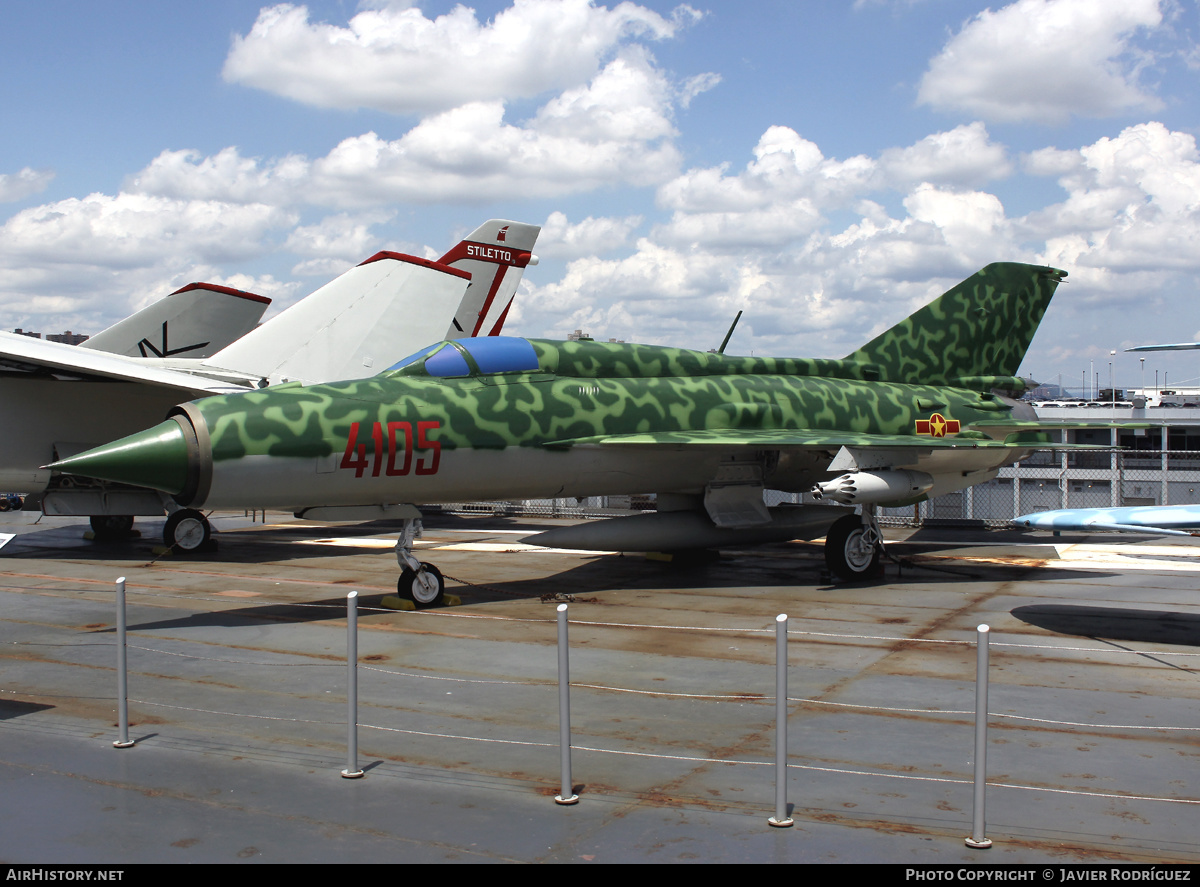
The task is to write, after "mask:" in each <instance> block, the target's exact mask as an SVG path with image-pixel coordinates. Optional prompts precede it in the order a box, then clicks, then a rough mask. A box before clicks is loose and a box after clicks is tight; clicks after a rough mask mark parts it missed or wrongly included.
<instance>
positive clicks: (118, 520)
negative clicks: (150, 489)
mask: <svg viewBox="0 0 1200 887" xmlns="http://www.w3.org/2000/svg"><path fill="white" fill-rule="evenodd" d="M89 523H91V525H92V533H93V534H94V535H95V537H96V538H97V539H98V540H100V541H102V542H107V541H109V540H112V539H128V538H129V535H130V533H132V532H133V517H132V516H131V515H128V514H93V515H92V516H91V518H89Z"/></svg>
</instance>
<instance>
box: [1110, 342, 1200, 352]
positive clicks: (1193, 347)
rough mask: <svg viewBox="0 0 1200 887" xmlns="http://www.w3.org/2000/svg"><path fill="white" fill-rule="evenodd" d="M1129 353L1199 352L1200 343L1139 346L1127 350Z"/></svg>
mask: <svg viewBox="0 0 1200 887" xmlns="http://www.w3.org/2000/svg"><path fill="white" fill-rule="evenodd" d="M1125 350H1126V351H1127V352H1128V351H1197V350H1200V342H1181V343H1180V344H1178V345H1138V346H1137V347H1136V348H1126V349H1125Z"/></svg>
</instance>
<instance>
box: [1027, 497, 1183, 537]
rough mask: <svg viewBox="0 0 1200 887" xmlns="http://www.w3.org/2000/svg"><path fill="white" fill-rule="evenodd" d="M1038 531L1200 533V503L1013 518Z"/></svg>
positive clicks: (1061, 510)
mask: <svg viewBox="0 0 1200 887" xmlns="http://www.w3.org/2000/svg"><path fill="white" fill-rule="evenodd" d="M1013 523H1014V524H1016V525H1017V526H1020V527H1029V528H1031V529H1035V530H1081V531H1086V530H1110V531H1113V532H1118V533H1162V534H1164V535H1168V536H1196V535H1200V505H1146V506H1130V507H1125V508H1059V509H1056V510H1054V511H1039V512H1034V513H1033V514H1023V515H1021V516H1020V517H1018V518H1015V519H1014V520H1013Z"/></svg>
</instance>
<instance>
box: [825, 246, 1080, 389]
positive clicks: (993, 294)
mask: <svg viewBox="0 0 1200 887" xmlns="http://www.w3.org/2000/svg"><path fill="white" fill-rule="evenodd" d="M1066 276H1067V272H1065V271H1059V270H1058V269H1057V268H1050V267H1047V266H1045V265H1024V264H1020V263H1018V262H995V263H993V264H991V265H988V266H987V267H986V268H983V269H982V270H981V271H978V272H976V273H975V274H973V275H971V276H970V277H968V278H967V279H966V280H964V281H963V282H962V283H960V284H958V285H957V286H955V287H953V288H951V289H950V290H947V291H946V292H945V293H943V294H942V295H941V296H939V297H938V298H937V299H935V300H934V301H932V302H930V303H929V304H928V305H926V306H925V307H924V308H921V309H920V310H919V311H916V312H915V313H913V314H912V315H910V316H909V317H907V318H905V319H904V320H902V321H901V322H900V323H898V324H896V325H895V326H894V327H892V328H891V329H890V330H888V331H887V332H885V333H882V334H881V335H879V336H877V337H875V338H874V339H872V340H871V341H870V342H868V343H867V344H866V345H864V346H863V347H862V348H860V349H858V350H857V351H855V352H854V353H852V354H850V355H847V357H846V360H848V361H853V362H855V363H859V364H867V365H870V369H869V370H868V371H867V372H866V373H865V375H867V376H868V377H871V376H878V378H879V380H880V381H886V382H907V383H914V384H926V385H962V384H967V380H981V379H988V378H997V379H1005V378H1012V377H1015V376H1016V374H1017V371H1018V370H1019V369H1020V367H1021V361H1022V360H1023V359H1024V358H1025V352H1026V350H1028V348H1029V343H1030V342H1031V341H1033V334H1034V333H1035V332H1037V328H1038V324H1039V323H1041V320H1042V315H1043V314H1045V313H1046V307H1047V306H1048V305H1049V304H1050V298H1051V297H1052V296H1053V295H1054V290H1055V288H1056V287H1057V286H1058V284H1059V283H1061V282H1062V280H1063V278H1065V277H1066Z"/></svg>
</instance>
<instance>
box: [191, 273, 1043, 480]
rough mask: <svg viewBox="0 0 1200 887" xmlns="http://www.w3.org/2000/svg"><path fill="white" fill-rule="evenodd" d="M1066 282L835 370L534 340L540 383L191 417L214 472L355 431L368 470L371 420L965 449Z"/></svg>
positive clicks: (999, 403)
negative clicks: (946, 426) (822, 436)
mask: <svg viewBox="0 0 1200 887" xmlns="http://www.w3.org/2000/svg"><path fill="white" fill-rule="evenodd" d="M1064 275H1065V272H1062V271H1056V270H1055V269H1052V268H1046V267H1041V266H1032V265H1020V264H1014V263H1001V264H994V265H989V266H987V268H985V269H983V270H982V271H980V272H979V273H978V274H976V275H974V276H973V277H971V278H969V279H968V280H967V281H964V282H963V283H962V284H959V285H958V286H956V287H954V288H953V289H952V290H950V291H949V292H947V293H946V294H945V295H943V296H941V297H940V298H939V299H937V300H936V301H934V302H933V303H931V304H930V305H928V306H926V307H925V308H922V309H921V310H920V311H918V312H916V313H915V314H914V315H912V316H911V317H909V318H908V319H906V320H905V321H903V322H902V323H900V324H899V325H897V326H896V327H893V328H892V330H890V331H888V332H887V333H884V334H883V335H881V336H879V337H877V338H876V339H875V340H873V341H872V342H871V343H869V344H868V345H866V346H865V347H863V348H861V349H859V350H858V351H855V352H854V353H853V354H851V355H849V357H847V358H846V359H844V360H823V359H801V358H760V357H733V356H726V355H721V354H715V353H708V352H700V351H688V350H684V349H678V348H665V347H658V346H650V345H625V344H614V343H600V342H589V341H578V342H560V341H550V340H530V342H531V343H532V345H533V348H534V350H535V352H536V354H537V357H538V363H539V367H540V371H538V372H519V373H505V374H497V375H492V376H482V375H476V376H469V377H462V378H432V377H430V376H428V375H423V374H422V371H421V362H419V363H418V364H414V365H411V366H408V367H406V368H404V369H401V370H398V371H395V372H391V373H385V374H381V375H379V376H376V377H374V378H370V379H363V380H359V381H353V382H342V383H336V384H329V385H315V386H309V387H303V386H294V387H293V386H285V387H281V388H276V389H270V390H263V391H257V392H250V393H243V394H234V395H227V396H222V397H212V398H207V399H204V400H201V401H198V406H199V409H200V411H201V413H202V414H203V416H204V418H205V421H206V424H207V426H208V429H209V434H210V435H211V439H212V456H213V461H214V463H218V464H219V463H220V462H222V461H225V460H230V459H238V458H241V457H244V456H248V455H272V456H292V457H304V458H311V457H322V456H330V455H335V454H341V453H342V452H343V451H344V450H345V448H346V446H347V440H348V437H349V436H350V434H351V426H352V425H353V424H354V423H359V426H360V429H359V432H358V434H357V443H358V444H361V445H365V447H366V453H367V454H368V456H369V455H371V454H373V452H374V442H373V440H372V437H371V434H370V432H369V430H367V429H368V428H369V427H370V426H371V425H373V423H376V422H378V423H382V425H383V427H386V425H387V423H388V422H410V423H413V428H414V429H415V428H416V423H417V422H436V423H438V424H437V427H436V429H433V430H432V431H430V432H429V439H430V440H436V441H437V442H438V444H439V445H440V447H441V448H442V449H447V450H449V449H457V448H504V447H511V446H519V447H545V446H552V447H564V446H571V445H573V444H579V443H584V442H588V443H596V442H603V441H604V440H605V439H608V438H613V437H615V436H621V435H639V434H643V435H644V434H651V433H653V434H658V435H662V434H686V433H690V432H710V431H718V430H719V431H724V432H726V435H725V437H724V438H723V439H722V440H720V441H715V442H714V443H715V444H716V445H721V446H734V445H739V446H758V447H759V448H761V447H762V446H766V445H767V444H766V442H765V441H761V440H760V442H759V443H758V444H755V443H754V440H753V437H754V436H753V435H750V434H746V435H744V436H741V437H739V435H738V434H737V433H736V432H738V431H745V432H750V431H756V432H757V431H763V430H775V431H778V432H786V431H788V430H791V431H795V432H798V433H797V434H795V435H792V436H791V437H790V438H788V436H787V435H786V434H785V435H783V437H784V438H785V440H780V439H779V438H775V441H776V442H775V443H774V444H771V446H777V447H783V446H795V447H814V448H816V447H821V448H824V447H828V446H832V445H833V442H832V439H831V440H830V441H827V442H825V443H820V442H818V440H817V439H816V438H813V437H812V436H811V434H800V433H799V432H806V433H810V432H814V431H819V432H830V433H833V432H836V433H837V435H838V436H840V437H838V439H843V438H846V436H847V435H850V436H861V437H852V438H851V439H855V440H860V441H861V445H863V446H870V445H879V444H880V443H881V441H880V440H878V439H876V438H874V437H873V436H875V435H888V436H891V437H896V436H902V437H916V436H917V422H918V420H921V419H928V418H929V417H930V416H931V415H932V414H934V413H938V414H940V415H942V416H944V417H945V418H947V419H951V420H953V421H957V422H958V423H960V424H959V429H960V432H962V433H963V438H962V440H963V443H966V441H968V440H969V439H970V438H971V437H975V438H976V439H978V438H980V437H982V435H979V434H977V433H976V434H974V435H973V434H971V429H970V428H969V426H970V425H972V423H980V424H981V425H986V424H987V421H986V420H991V421H992V422H993V423H994V422H995V421H996V420H998V419H1005V418H1007V417H1008V415H1009V410H1010V406H1009V403H1008V402H1007V401H1005V400H1004V399H1002V398H998V397H996V396H995V395H994V394H992V393H991V392H990V391H989V390H988V386H991V385H994V384H995V383H996V382H997V381H998V380H1000V381H1007V382H1008V383H1013V382H1015V381H1016V380H1014V379H1013V378H1012V377H1013V376H1014V375H1015V373H1016V372H1017V369H1018V367H1019V364H1020V360H1021V358H1022V357H1023V355H1024V353H1025V350H1026V348H1027V347H1028V345H1029V342H1030V340H1031V339H1032V336H1033V333H1034V331H1035V330H1036V328H1037V325H1038V322H1039V321H1040V320H1041V317H1042V315H1043V313H1044V312H1045V308H1046V305H1047V304H1048V302H1049V300H1050V297H1051V295H1052V294H1053V292H1054V288H1055V286H1056V285H1057V284H1058V282H1059V281H1060V280H1061V278H1062V277H1063V276H1064ZM1005 387H1008V388H1011V387H1012V385H1011V384H1009V385H1007V386H1005ZM917 439H918V440H920V439H921V438H919V437H918V438H917ZM923 439H924V440H927V441H928V440H931V438H929V437H925V438H923ZM788 440H790V441H791V442H788ZM616 442H617V441H615V440H614V441H613V443H616ZM646 442H647V443H648V442H650V441H646ZM663 442H664V443H665V442H666V440H664V441H663ZM676 442H677V443H684V442H686V441H683V440H680V441H676ZM691 442H693V443H694V442H696V441H694V440H693V441H691ZM735 442H736V443H735ZM839 445H840V444H839ZM889 445H893V446H894V445H895V443H894V442H889Z"/></svg>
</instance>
